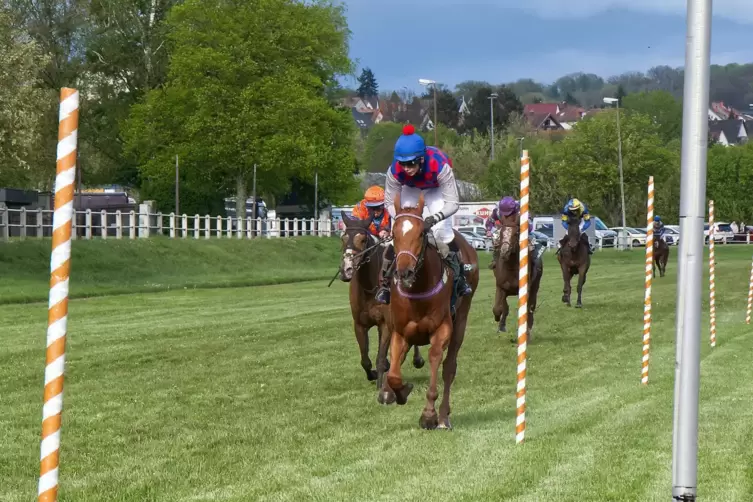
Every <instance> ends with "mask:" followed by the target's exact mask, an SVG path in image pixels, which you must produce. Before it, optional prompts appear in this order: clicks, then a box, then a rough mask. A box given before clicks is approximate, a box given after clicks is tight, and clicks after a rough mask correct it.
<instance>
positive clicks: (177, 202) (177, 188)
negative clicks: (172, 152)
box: [175, 155, 180, 215]
mask: <svg viewBox="0 0 753 502" xmlns="http://www.w3.org/2000/svg"><path fill="white" fill-rule="evenodd" d="M179 172H180V171H179V168H178V156H177V155H176V156H175V214H176V215H177V214H180V178H179V177H178V173H179Z"/></svg>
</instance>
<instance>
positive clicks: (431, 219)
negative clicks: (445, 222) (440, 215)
mask: <svg viewBox="0 0 753 502" xmlns="http://www.w3.org/2000/svg"><path fill="white" fill-rule="evenodd" d="M437 223H439V220H438V219H437V217H436V216H434V215H432V216H427V217H426V218H425V219H424V229H425V230H429V229H430V228H431V227H433V226H434V225H436V224H437Z"/></svg>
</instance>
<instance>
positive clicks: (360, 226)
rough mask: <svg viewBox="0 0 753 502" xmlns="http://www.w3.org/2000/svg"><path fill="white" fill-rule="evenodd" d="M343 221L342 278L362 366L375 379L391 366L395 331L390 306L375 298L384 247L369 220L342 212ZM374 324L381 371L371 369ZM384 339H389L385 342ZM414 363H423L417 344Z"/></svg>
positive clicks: (371, 378)
mask: <svg viewBox="0 0 753 502" xmlns="http://www.w3.org/2000/svg"><path fill="white" fill-rule="evenodd" d="M343 222H344V223H345V232H344V233H343V235H342V249H343V254H342V258H341V260H340V280H341V281H343V282H349V283H350V313H351V314H352V315H353V328H354V330H355V332H356V341H358V348H359V349H360V351H361V367H362V368H363V370H364V371H365V372H366V378H367V379H368V380H369V381H372V382H373V381H374V380H378V377H379V375H383V374H384V373H385V372H386V371H387V370H388V369H389V361H388V360H387V348H388V345H389V343H388V342H389V339H390V336H391V335H392V328H391V326H390V310H389V306H387V305H382V304H381V303H379V302H377V301H376V300H375V299H374V293H375V292H376V290H377V287H378V281H379V271H380V270H381V269H382V249H381V247H380V246H379V245H377V241H376V239H375V238H374V236H372V235H371V234H370V233H369V231H368V227H369V222H368V221H366V220H359V219H357V218H351V217H350V216H348V215H347V214H345V213H343ZM374 326H378V327H379V340H380V343H379V351H378V354H377V369H378V371H374V370H373V369H372V364H371V359H369V329H371V328H373V327H374ZM385 341H386V342H387V343H383V342H385ZM382 345H384V347H382ZM404 357H405V356H403V360H401V364H402V362H403V361H404ZM413 366H414V367H416V368H422V367H423V366H424V360H423V358H422V357H421V354H420V353H419V351H418V347H415V350H414V352H413Z"/></svg>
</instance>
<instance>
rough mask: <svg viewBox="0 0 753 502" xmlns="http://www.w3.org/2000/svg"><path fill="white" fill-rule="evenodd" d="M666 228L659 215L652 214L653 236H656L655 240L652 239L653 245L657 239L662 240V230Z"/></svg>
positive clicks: (656, 242)
mask: <svg viewBox="0 0 753 502" xmlns="http://www.w3.org/2000/svg"><path fill="white" fill-rule="evenodd" d="M665 231H666V229H665V228H664V222H663V221H661V217H660V216H654V237H656V240H654V245H657V244H658V243H659V239H661V240H664V232H665Z"/></svg>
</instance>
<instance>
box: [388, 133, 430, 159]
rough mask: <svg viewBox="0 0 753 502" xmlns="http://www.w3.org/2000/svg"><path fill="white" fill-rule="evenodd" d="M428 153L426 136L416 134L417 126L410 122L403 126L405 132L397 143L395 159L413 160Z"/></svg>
mask: <svg viewBox="0 0 753 502" xmlns="http://www.w3.org/2000/svg"><path fill="white" fill-rule="evenodd" d="M425 155H426V143H425V142H424V138H422V137H421V136H420V135H418V134H416V128H415V127H413V126H412V125H410V124H407V125H406V126H405V127H403V134H402V135H401V136H400V137H399V138H397V142H396V143H395V160H396V161H398V162H411V161H414V160H416V159H417V158H419V157H423V156H425Z"/></svg>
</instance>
